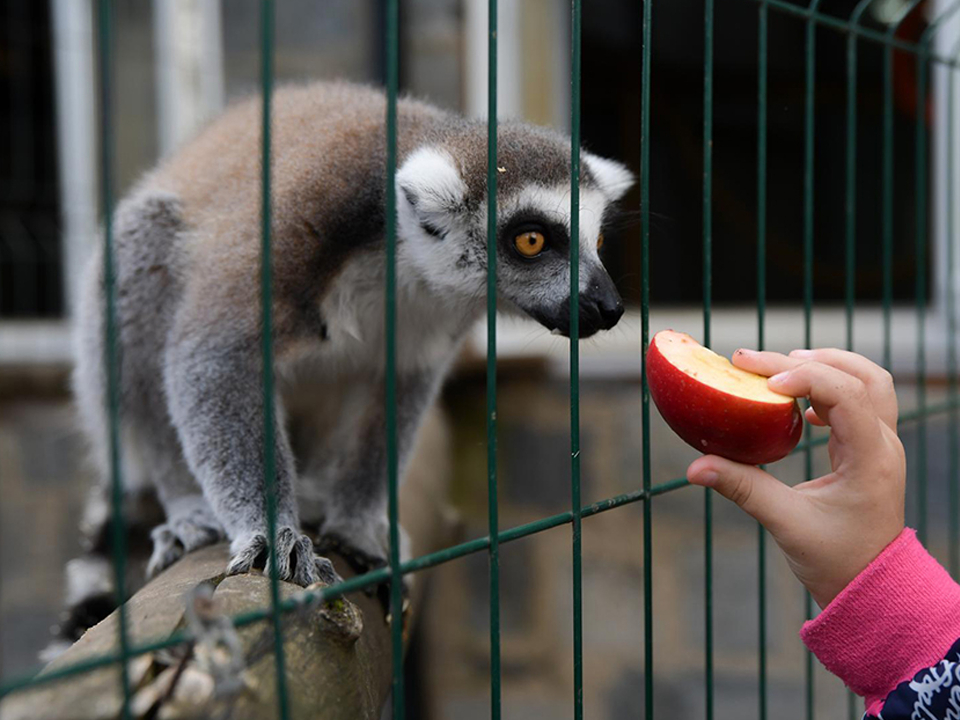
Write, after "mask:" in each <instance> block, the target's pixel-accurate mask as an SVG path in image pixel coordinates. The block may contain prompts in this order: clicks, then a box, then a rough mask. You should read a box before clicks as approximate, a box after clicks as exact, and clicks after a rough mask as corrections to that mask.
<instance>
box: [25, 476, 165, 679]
mask: <svg viewBox="0 0 960 720" xmlns="http://www.w3.org/2000/svg"><path fill="white" fill-rule="evenodd" d="M110 518H111V506H110V492H109V488H108V487H106V486H103V485H97V486H96V487H94V488H93V490H92V491H91V492H90V495H89V497H88V498H87V502H86V505H85V508H84V513H83V520H82V521H81V524H80V529H81V534H82V538H81V547H82V548H83V553H82V554H81V555H79V556H78V557H76V558H74V559H73V560H70V561H69V562H67V564H66V567H65V568H64V573H65V586H66V594H65V595H66V596H65V598H64V609H63V610H62V611H61V613H60V618H59V622H58V623H57V624H56V625H55V626H53V627H52V628H51V633H52V635H53V638H52V639H51V641H50V643H49V644H48V645H47V646H46V647H45V648H44V649H43V650H41V651H40V660H41V661H42V662H50V661H51V660H53V659H54V658H56V657H57V656H58V655H60V654H61V653H62V652H63V651H64V650H66V649H67V648H69V647H70V646H71V645H72V644H73V643H74V642H76V641H77V640H78V639H80V637H81V636H82V635H83V634H84V633H85V632H86V631H87V630H88V629H89V628H91V627H93V626H94V625H96V624H97V623H99V622H100V621H101V620H103V619H104V618H106V617H107V616H108V615H109V614H110V613H111V612H113V611H114V610H115V609H116V607H117V594H116V584H115V582H114V577H115V575H114V569H113V544H112V543H111V523H110ZM123 520H124V527H125V540H126V548H125V550H126V552H125V556H126V565H125V570H126V572H125V575H126V588H125V590H124V595H125V596H129V595H130V594H131V593H132V592H134V591H135V590H136V589H137V588H139V587H140V586H141V585H142V584H143V581H144V570H145V568H146V561H147V558H148V557H149V553H150V548H151V543H150V529H151V528H152V527H154V526H155V525H157V524H158V523H160V522H162V521H163V509H162V508H161V506H160V503H159V502H158V501H157V498H156V495H155V494H154V492H153V491H152V489H139V490H136V491H131V490H126V491H125V494H124V499H123Z"/></svg>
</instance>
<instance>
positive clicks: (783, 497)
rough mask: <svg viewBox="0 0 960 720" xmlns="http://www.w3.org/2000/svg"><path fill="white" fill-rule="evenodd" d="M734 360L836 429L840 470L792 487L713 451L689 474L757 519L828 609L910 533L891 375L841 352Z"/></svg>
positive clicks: (834, 457)
mask: <svg viewBox="0 0 960 720" xmlns="http://www.w3.org/2000/svg"><path fill="white" fill-rule="evenodd" d="M733 363H734V364H735V365H737V366H738V367H741V368H743V369H744V370H749V371H751V372H755V373H759V374H761V375H773V376H774V377H771V378H770V380H769V385H770V389H771V390H775V391H777V392H779V393H783V394H784V395H792V396H793V397H809V398H810V402H811V405H812V407H810V408H809V409H807V412H806V418H807V421H808V422H810V423H812V424H814V425H829V426H830V427H831V433H830V443H829V445H828V450H829V452H830V465H831V467H832V468H833V472H831V473H830V474H828V475H824V476H823V477H821V478H817V479H815V480H811V481H809V482H805V483H801V484H800V485H796V486H794V487H789V486H787V485H784V484H782V483H781V482H779V481H778V480H777V479H776V478H774V477H773V476H772V475H769V474H768V473H766V472H764V471H763V470H761V469H759V468H756V467H751V466H749V465H742V464H740V463H735V462H732V461H730V460H726V459H724V458H721V457H717V456H716V455H707V456H705V457H702V458H699V459H698V460H696V461H695V462H694V463H693V464H691V465H690V467H689V468H688V469H687V478H689V480H690V482H691V483H693V484H695V485H703V486H704V487H709V488H714V489H715V490H716V491H717V492H719V493H720V494H721V495H723V496H724V497H726V498H728V499H730V500H732V501H734V502H735V503H737V505H739V506H740V507H741V508H743V510H744V511H746V512H747V513H749V514H750V515H752V516H753V517H755V518H756V519H757V520H759V521H760V522H761V523H762V524H763V525H764V527H766V528H767V530H768V531H769V532H770V534H771V535H772V536H773V538H774V540H776V541H777V544H778V545H779V546H780V549H781V550H782V551H783V553H784V555H786V556H787V561H788V562H789V564H790V569H791V570H793V572H794V574H795V575H796V576H797V578H798V579H799V580H800V582H802V583H803V584H804V585H805V586H806V588H807V589H808V590H809V591H810V594H811V595H812V596H813V599H814V600H816V602H817V604H818V605H819V606H820V607H821V608H824V607H826V606H827V605H828V604H829V603H830V601H831V600H833V598H835V597H836V596H837V595H838V594H839V593H840V591H841V590H843V588H844V587H846V586H847V584H848V583H850V581H852V580H853V579H854V578H855V577H856V576H857V575H858V574H860V572H861V571H862V570H863V569H864V568H866V567H867V565H869V564H870V562H871V561H873V559H874V558H876V557H877V555H879V554H880V552H881V551H882V550H883V549H884V548H885V547H886V546H887V545H888V544H889V543H890V542H891V541H893V539H894V538H896V537H897V535H899V534H900V531H901V530H903V513H904V484H905V478H906V464H905V461H904V452H903V446H902V445H901V444H900V440H899V438H898V437H897V396H896V393H895V392H894V388H893V380H892V379H891V377H890V374H889V373H887V372H886V371H885V370H883V369H882V368H880V367H879V366H877V365H875V364H873V363H872V362H870V361H869V360H867V359H866V358H864V357H862V356H860V355H856V354H854V353H851V352H845V351H843V350H794V351H793V352H792V353H790V356H789V357H787V356H786V355H781V354H780V353H774V352H754V351H750V350H738V351H737V352H736V353H735V354H734V356H733Z"/></svg>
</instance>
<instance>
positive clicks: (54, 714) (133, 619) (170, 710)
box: [0, 413, 458, 720]
mask: <svg viewBox="0 0 960 720" xmlns="http://www.w3.org/2000/svg"><path fill="white" fill-rule="evenodd" d="M450 463H451V458H450V443H449V438H448V436H447V428H446V426H445V424H444V422H443V420H442V418H441V417H440V415H439V413H433V414H432V415H431V416H430V417H428V419H427V420H426V423H425V427H424V429H423V431H422V433H421V435H420V440H419V442H418V447H417V450H416V451H415V453H414V456H413V460H412V462H411V466H410V469H409V471H408V473H407V477H406V480H405V482H404V485H403V487H402V489H401V519H402V522H403V525H404V528H405V529H406V530H407V532H408V533H409V535H410V539H411V542H412V546H413V551H414V553H415V554H422V553H427V552H431V551H432V550H436V549H438V548H440V547H443V546H444V545H448V544H450V543H452V542H453V541H454V540H455V537H456V534H457V532H458V523H457V520H456V516H455V513H453V511H452V510H451V509H450V508H449V506H448V505H447V504H446V499H445V498H446V484H447V479H448V476H449V472H450ZM227 559H228V552H227V546H226V545H225V544H224V545H217V546H214V547H209V548H205V549H203V550H199V551H197V552H193V553H190V554H189V555H187V556H186V557H184V558H183V559H182V560H180V561H179V562H177V563H176V564H174V565H173V566H172V567H171V568H169V569H168V570H167V571H165V572H163V573H161V574H160V575H159V576H158V577H157V578H155V579H154V580H152V581H151V582H149V583H148V584H147V585H145V586H144V587H143V588H142V589H141V590H140V591H139V592H137V593H136V594H135V595H134V596H133V597H132V598H131V599H130V600H129V601H128V602H127V603H126V615H127V627H128V636H129V640H130V643H131V644H132V645H134V646H137V645H141V644H145V643H148V642H152V641H155V640H158V639H161V638H165V637H169V636H170V634H171V633H173V632H175V631H177V630H179V629H182V628H184V627H188V625H189V622H188V620H189V618H188V614H187V606H188V605H192V606H193V607H197V608H200V609H201V616H202V617H206V618H207V619H208V621H209V623H210V624H211V625H217V622H216V621H217V620H221V622H220V623H219V626H220V627H222V626H223V622H222V618H226V617H233V616H236V615H238V614H241V613H244V612H247V611H250V610H257V609H261V608H265V607H269V605H270V581H269V578H268V577H266V576H264V575H262V574H260V573H251V574H247V575H237V576H233V577H226V578H225V577H224V575H223V570H224V568H225V567H226V563H227ZM331 559H332V560H333V562H334V564H335V565H336V567H337V570H338V571H339V572H340V573H341V575H343V576H344V577H349V576H351V575H352V572H351V570H350V568H349V566H348V565H347V564H346V563H345V562H344V561H343V559H342V558H340V557H338V556H336V555H334V556H332V557H331ZM204 583H208V584H210V585H212V586H213V587H214V590H213V593H212V601H208V600H204V599H203V597H202V596H201V597H200V598H199V599H197V598H198V596H197V594H196V588H197V587H198V586H200V585H202V584H204ZM421 588H422V582H420V579H419V578H417V579H415V580H414V581H413V583H412V592H411V597H410V600H411V610H410V612H409V613H408V615H407V618H406V622H407V625H408V627H407V629H408V630H409V624H410V623H412V622H415V611H416V608H417V606H418V602H417V601H418V598H419V590H420V589H421ZM301 590H302V588H299V587H297V586H295V585H291V584H289V583H281V588H280V593H281V598H288V597H291V596H294V595H296V594H297V593H298V592H300V591H301ZM118 617H119V614H118V613H117V612H114V613H113V614H111V615H110V616H109V617H108V618H106V619H105V620H104V621H103V622H101V623H100V624H98V625H97V626H95V627H93V628H91V629H90V630H88V631H87V633H86V634H84V636H83V637H82V638H80V640H78V641H77V642H76V643H75V644H74V645H73V646H72V647H71V648H70V649H69V650H68V651H67V652H65V653H64V654H63V655H62V656H60V657H59V658H57V660H55V661H54V662H53V663H51V664H50V665H49V666H48V667H47V668H46V669H45V670H44V672H49V671H51V670H56V669H58V668H61V667H64V666H66V665H70V664H74V663H77V662H81V661H83V660H84V659H86V658H90V657H95V656H99V655H102V654H104V653H109V652H115V651H116V649H117V623H118ZM282 626H283V649H284V659H285V664H286V674H285V675H286V681H287V688H288V699H289V707H290V716H291V717H292V718H312V719H315V720H366V719H370V720H378V719H379V718H380V713H381V710H382V708H383V705H384V701H385V700H386V698H387V697H388V695H389V690H390V681H391V672H392V667H391V649H390V648H391V639H390V624H389V622H388V621H387V618H386V617H385V615H384V610H383V606H382V604H381V602H380V600H379V599H378V598H377V596H376V593H374V594H372V595H368V594H366V593H363V592H358V593H353V594H351V595H349V596H347V597H346V598H344V599H340V600H333V601H330V602H328V603H324V604H315V605H312V606H308V607H304V608H302V609H297V610H295V611H293V612H290V613H287V614H286V615H285V616H284V617H283V621H282ZM235 633H236V634H235V635H234V636H233V637H234V638H235V639H236V640H238V641H239V643H238V644H239V653H238V655H239V656H242V668H241V669H239V670H238V671H237V672H235V673H233V677H226V676H225V677H226V679H227V681H228V682H227V683H224V682H220V683H219V684H218V682H217V681H215V676H216V675H217V673H216V672H214V671H211V670H210V668H211V664H210V663H211V659H212V661H216V660H218V659H219V660H221V661H223V660H225V659H226V658H227V657H228V656H229V653H228V652H227V651H226V650H225V649H224V647H223V645H222V644H220V645H215V644H213V643H211V642H209V641H208V642H205V643H197V644H196V645H194V646H192V647H191V646H184V645H181V646H178V647H176V648H171V649H168V650H161V651H157V652H151V653H146V654H143V655H140V656H138V657H136V658H133V659H131V660H130V661H129V663H128V665H127V667H128V673H129V679H130V684H131V687H132V688H133V700H132V703H131V708H132V715H133V717H136V718H150V719H151V720H154V719H155V720H186V719H187V718H204V719H207V718H224V719H226V718H230V719H231V720H247V719H249V720H261V719H263V718H272V717H276V716H277V696H276V692H277V682H276V658H275V655H274V652H275V645H274V632H273V625H272V622H271V621H270V620H265V621H258V622H255V623H253V624H250V625H247V626H245V627H242V628H239V629H236V630H235ZM226 675H227V676H228V675H230V673H227V674H226ZM229 681H233V683H234V687H233V688H232V690H231V689H230V688H229V687H228V688H227V690H228V692H223V689H224V687H225V685H229V684H230V682H229ZM120 708H121V691H120V670H119V667H118V666H112V667H104V668H100V669H97V670H94V671H91V672H87V673H84V674H81V675H77V676H73V677H70V678H66V679H62V680H57V681H53V682H51V683H49V684H44V685H41V686H38V687H37V688H35V689H32V690H28V691H23V692H20V693H15V694H13V695H11V696H9V697H8V698H7V699H5V700H4V701H3V703H2V704H0V718H2V719H3V720H21V719H23V720H26V719H28V718H29V719H30V720H34V719H36V718H48V719H50V720H68V719H71V718H77V719H81V718H82V719H84V720H86V719H90V720H101V719H103V720H106V719H108V718H116V717H119V715H120Z"/></svg>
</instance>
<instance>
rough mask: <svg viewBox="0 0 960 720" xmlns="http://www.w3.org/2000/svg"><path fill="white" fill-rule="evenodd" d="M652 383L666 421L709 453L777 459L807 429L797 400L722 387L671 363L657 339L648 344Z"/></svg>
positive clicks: (755, 460) (753, 460)
mask: <svg viewBox="0 0 960 720" xmlns="http://www.w3.org/2000/svg"><path fill="white" fill-rule="evenodd" d="M647 385H648V386H649V388H650V395H651V397H653V401H654V403H656V405H657V409H658V410H659V411H660V414H661V415H662V416H663V419H664V420H666V422H667V425H669V426H670V427H671V428H672V429H673V431H674V432H675V433H676V434H677V435H679V436H680V437H681V438H682V439H683V440H684V441H685V442H686V443H687V444H688V445H690V446H691V447H694V448H696V449H697V450H699V451H700V452H702V453H704V454H705V455H720V456H721V457H725V458H728V459H730V460H735V461H736V462H741V463H746V464H747V465H762V464H764V463H772V462H776V461H777V460H780V459H782V458H784V457H786V456H787V455H788V454H790V451H791V450H793V448H795V447H796V446H797V443H798V442H800V436H801V435H802V434H803V416H802V414H801V412H800V406H799V405H798V404H797V402H796V401H794V402H792V403H783V404H774V403H763V402H759V401H756V400H750V399H747V398H743V397H738V396H736V395H731V394H729V393H725V392H722V391H720V390H717V389H716V388H714V387H711V386H710V385H706V384H704V383H702V382H699V381H697V380H696V379H695V378H692V377H690V376H689V375H687V374H686V373H685V372H683V371H682V370H680V369H679V368H677V367H676V366H674V365H673V364H672V363H670V362H669V361H668V360H667V359H666V358H665V357H664V356H663V354H662V353H661V352H660V350H659V349H658V348H657V346H656V343H654V342H651V343H650V347H649V348H648V349H647Z"/></svg>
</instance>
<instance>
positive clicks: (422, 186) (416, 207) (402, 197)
mask: <svg viewBox="0 0 960 720" xmlns="http://www.w3.org/2000/svg"><path fill="white" fill-rule="evenodd" d="M466 195H467V186H466V183H464V182H463V178H461V177H460V173H459V172H458V171H457V167H456V165H455V164H454V161H453V158H452V157H450V155H449V154H447V153H446V152H444V151H442V150H437V149H436V148H429V147H423V148H420V149H418V150H415V151H414V152H413V153H412V154H411V155H410V157H408V158H407V159H406V160H405V161H404V163H403V165H401V166H400V168H399V169H398V170H397V197H398V200H399V203H398V204H399V212H400V219H401V222H403V221H404V220H405V219H407V218H408V217H409V216H411V215H412V216H413V218H415V219H416V222H417V223H418V224H419V225H420V227H421V228H422V229H423V230H424V231H425V232H426V233H427V234H429V235H433V236H435V237H438V238H443V237H444V236H445V235H446V234H447V232H448V231H449V230H450V227H451V221H452V220H453V217H454V215H455V213H456V212H457V211H458V210H460V209H461V208H462V207H463V201H464V199H465V198H466Z"/></svg>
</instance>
